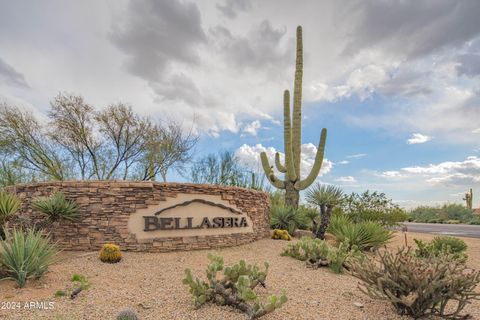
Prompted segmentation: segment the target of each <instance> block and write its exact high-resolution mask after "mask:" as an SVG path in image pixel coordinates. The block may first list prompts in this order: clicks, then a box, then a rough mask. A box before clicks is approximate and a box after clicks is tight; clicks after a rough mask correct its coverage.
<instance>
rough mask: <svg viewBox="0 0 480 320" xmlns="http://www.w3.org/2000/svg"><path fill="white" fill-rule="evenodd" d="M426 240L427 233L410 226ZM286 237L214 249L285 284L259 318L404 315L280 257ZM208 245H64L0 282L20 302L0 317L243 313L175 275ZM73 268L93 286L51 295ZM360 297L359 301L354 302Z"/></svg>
mask: <svg viewBox="0 0 480 320" xmlns="http://www.w3.org/2000/svg"><path fill="white" fill-rule="evenodd" d="M413 238H418V239H425V240H429V239H431V238H433V235H428V234H413V233H408V243H409V245H412V244H413ZM464 240H465V242H466V243H467V244H468V254H469V262H468V265H469V266H470V267H472V268H475V269H480V239H471V238H464ZM403 244H404V235H403V234H401V233H398V234H396V236H395V238H394V240H393V241H392V242H391V243H390V245H389V246H390V247H394V246H400V245H403ZM286 245H287V242H286V241H276V240H271V239H265V240H260V241H257V242H254V243H250V244H246V245H242V246H238V247H230V248H224V249H218V250H215V251H214V252H216V253H218V254H220V255H222V256H223V257H224V259H225V262H226V263H227V264H229V263H234V262H236V261H238V260H239V259H246V260H247V261H248V262H256V263H258V264H263V262H264V261H268V262H269V263H270V270H269V276H268V278H267V289H259V293H260V294H262V295H263V294H265V295H267V294H278V293H280V292H281V289H285V290H286V293H287V296H288V299H289V301H288V302H287V303H286V304H285V305H284V306H283V307H282V308H280V309H278V310H276V311H275V312H273V313H271V314H268V315H266V316H265V317H264V318H263V319H408V317H401V316H398V315H397V314H396V313H395V310H394V309H393V307H391V306H390V304H389V303H388V302H386V301H376V300H372V299H370V298H369V297H367V296H365V295H364V294H362V293H361V292H360V290H359V289H358V288H357V283H358V280H357V279H356V278H353V277H351V276H349V275H346V274H341V275H338V274H333V273H332V272H331V271H329V270H328V269H317V270H315V269H309V268H306V267H305V264H304V263H303V262H301V261H298V260H295V259H291V258H289V257H282V256H280V253H281V251H282V249H283V248H284V247H285V246H286ZM208 252H212V251H211V250H197V251H189V252H185V251H184V252H171V253H133V252H125V253H124V257H123V260H122V261H121V262H120V263H117V264H105V263H102V262H100V261H99V259H98V257H97V253H96V252H91V253H88V252H63V253H61V261H60V262H58V263H56V264H55V265H53V266H52V267H51V268H50V271H49V272H48V273H47V274H46V275H45V276H44V277H43V278H42V279H40V280H38V281H30V282H29V283H28V284H27V286H26V287H25V288H23V289H18V288H16V286H15V282H13V281H2V282H0V300H1V301H4V302H6V301H10V302H21V303H22V308H21V309H16V310H12V309H10V310H5V309H4V310H0V318H1V319H114V318H115V316H116V314H117V313H118V311H119V310H122V309H125V308H132V309H134V310H136V311H137V312H138V314H139V315H140V319H222V320H223V319H245V318H246V317H245V315H243V314H241V313H239V312H237V311H235V310H234V309H232V308H229V307H218V306H216V305H206V306H204V307H202V308H200V309H198V310H195V309H194V308H193V304H192V300H191V296H190V294H189V293H188V289H187V287H186V286H184V285H182V283H181V280H182V278H183V276H184V269H185V268H187V267H190V268H192V270H193V272H194V273H195V274H196V275H198V276H204V272H205V271H204V270H205V266H206V264H207V253H208ZM73 274H81V275H83V276H85V277H86V278H87V279H88V281H89V282H90V284H91V287H90V288H89V289H87V290H85V291H82V292H81V293H80V294H79V295H78V297H77V298H76V299H74V300H71V299H70V298H69V297H57V298H55V297H54V295H55V292H56V291H57V290H65V289H66V288H68V285H69V283H71V282H70V278H71V277H72V275H73ZM30 301H53V302H54V306H53V309H51V310H38V309H37V310H28V309H24V308H23V305H24V302H30ZM359 304H361V305H359ZM465 312H467V313H470V314H471V315H472V316H473V319H480V301H474V302H473V303H472V304H471V305H468V306H467V307H466V308H465Z"/></svg>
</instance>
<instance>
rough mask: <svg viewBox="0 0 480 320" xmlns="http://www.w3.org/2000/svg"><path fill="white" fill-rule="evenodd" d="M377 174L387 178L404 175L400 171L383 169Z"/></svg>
mask: <svg viewBox="0 0 480 320" xmlns="http://www.w3.org/2000/svg"><path fill="white" fill-rule="evenodd" d="M377 176H379V177H382V178H387V179H394V178H403V177H404V175H402V174H401V173H400V171H383V172H380V173H378V174H377Z"/></svg>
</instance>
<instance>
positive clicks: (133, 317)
mask: <svg viewBox="0 0 480 320" xmlns="http://www.w3.org/2000/svg"><path fill="white" fill-rule="evenodd" d="M117 320H138V315H137V313H136V312H135V311H133V310H132V309H125V310H122V311H120V312H119V313H118V315H117Z"/></svg>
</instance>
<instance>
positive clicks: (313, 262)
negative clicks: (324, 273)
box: [282, 237, 362, 273]
mask: <svg viewBox="0 0 480 320" xmlns="http://www.w3.org/2000/svg"><path fill="white" fill-rule="evenodd" d="M282 256H289V257H292V258H295V259H297V260H300V261H305V262H306V264H307V266H309V267H313V268H319V267H329V268H330V269H331V270H332V271H333V272H335V273H340V272H342V269H343V266H344V265H345V263H346V261H347V260H348V259H352V258H360V257H361V256H362V254H361V253H360V252H359V251H358V250H357V249H356V248H355V247H354V248H352V250H350V249H349V248H348V245H346V244H343V243H341V244H340V245H339V247H338V248H336V247H333V246H331V245H329V244H328V243H327V242H325V241H324V240H320V239H318V238H316V239H312V238H309V237H303V238H301V239H300V241H298V242H296V243H290V244H289V245H288V246H287V247H286V248H285V250H284V251H283V252H282Z"/></svg>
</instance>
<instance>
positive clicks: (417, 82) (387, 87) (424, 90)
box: [379, 68, 433, 97]
mask: <svg viewBox="0 0 480 320" xmlns="http://www.w3.org/2000/svg"><path fill="white" fill-rule="evenodd" d="M428 77H431V72H430V71H418V70H414V69H409V68H399V69H398V70H397V71H396V73H395V74H393V75H391V76H390V78H389V80H388V81H386V82H385V83H384V84H383V86H382V87H381V88H379V92H381V93H382V94H385V95H402V96H406V97H414V96H417V95H428V94H431V93H433V89H432V88H431V84H430V83H428V82H426V81H423V80H424V79H426V78H428Z"/></svg>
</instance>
